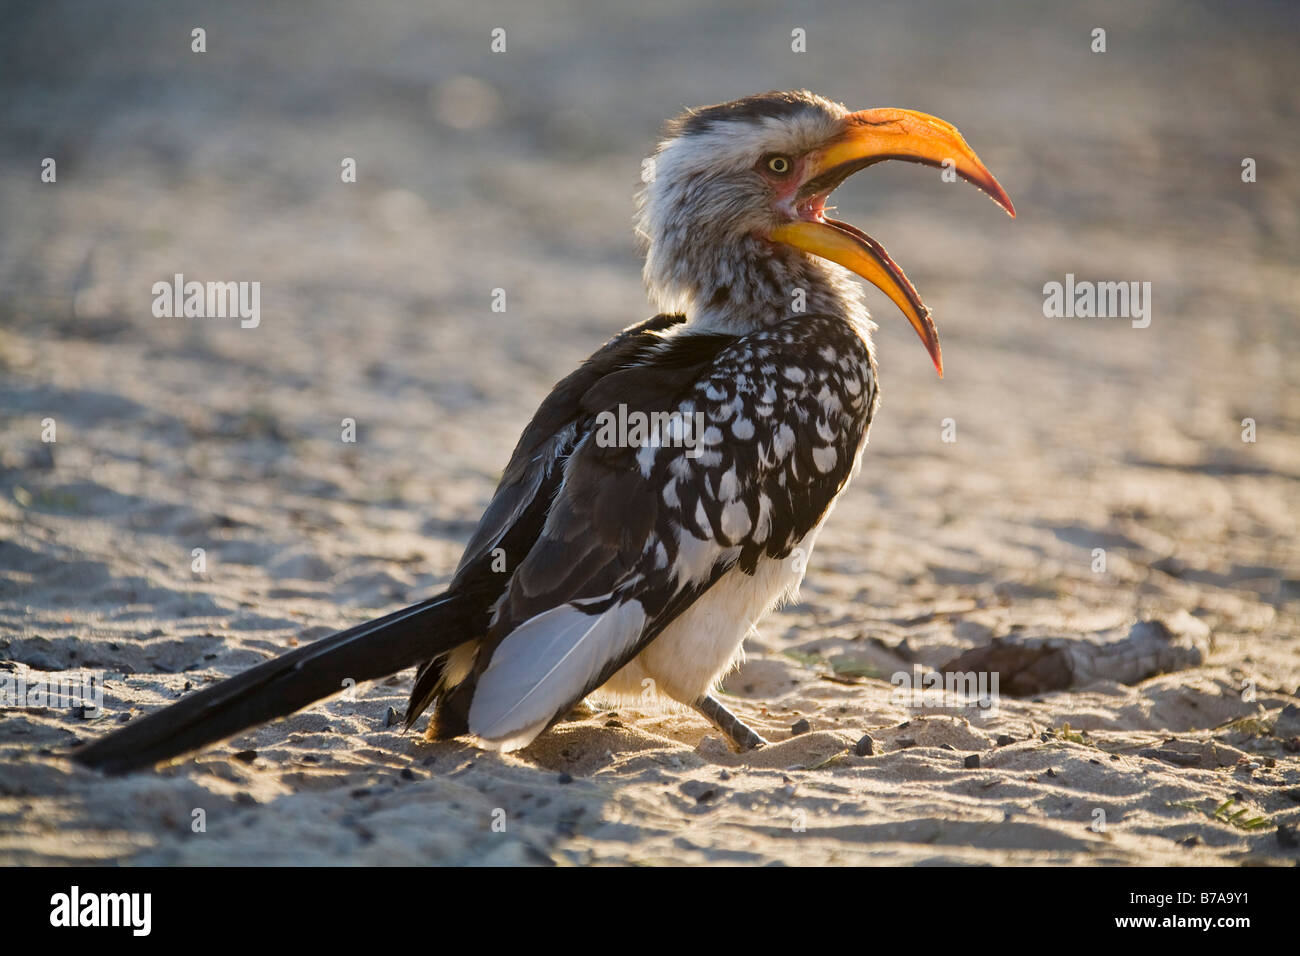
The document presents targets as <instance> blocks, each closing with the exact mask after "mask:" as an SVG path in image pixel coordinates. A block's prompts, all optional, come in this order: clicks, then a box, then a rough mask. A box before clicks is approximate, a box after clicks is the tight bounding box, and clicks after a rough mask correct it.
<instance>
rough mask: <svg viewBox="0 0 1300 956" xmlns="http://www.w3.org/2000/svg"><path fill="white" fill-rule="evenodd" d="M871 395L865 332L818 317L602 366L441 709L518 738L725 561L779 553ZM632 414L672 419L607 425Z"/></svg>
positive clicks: (822, 505) (801, 529) (666, 347)
mask: <svg viewBox="0 0 1300 956" xmlns="http://www.w3.org/2000/svg"><path fill="white" fill-rule="evenodd" d="M875 402H876V386H875V376H874V362H873V359H872V357H871V355H870V352H869V349H868V346H867V345H866V343H865V342H864V341H863V339H862V338H861V336H860V335H859V334H858V333H857V332H856V331H855V330H854V329H853V328H852V327H851V326H849V325H848V324H847V323H845V322H843V321H842V320H840V319H836V318H833V317H829V316H800V317H799V318H797V319H791V320H787V321H786V322H783V323H781V324H779V325H777V326H774V327H773V328H771V329H767V330H763V331H760V332H753V333H750V334H748V335H745V336H743V337H739V338H734V337H730V336H719V335H706V334H698V333H691V332H688V331H685V330H682V331H679V332H678V333H677V334H673V335H670V336H666V337H664V338H663V340H662V342H661V343H660V344H658V345H655V346H654V347H653V348H651V349H649V350H647V351H646V352H644V353H643V354H640V355H638V356H636V358H635V360H634V361H633V362H630V363H629V364H627V365H626V366H625V367H623V368H620V369H618V370H614V371H610V372H608V373H606V374H605V375H603V376H601V377H600V378H599V380H598V381H595V382H594V383H593V384H592V385H591V386H590V388H588V390H587V391H586V392H585V394H584V395H583V397H582V399H581V403H580V404H581V408H582V410H583V414H582V417H581V418H579V419H577V420H575V421H573V422H572V425H573V428H574V435H573V444H572V450H571V451H570V452H569V453H568V455H567V458H565V460H564V461H563V462H562V463H561V472H562V474H561V475H560V481H559V484H558V487H556V488H555V490H554V498H553V502H552V503H551V504H550V507H549V509H548V511H547V512H546V515H545V521H544V524H543V526H542V528H541V531H540V534H539V535H538V537H537V540H536V542H535V543H534V544H533V545H532V546H531V548H529V550H528V552H527V554H526V556H525V557H523V558H522V561H521V562H520V564H519V565H518V567H517V568H515V569H514V571H513V573H512V574H511V575H510V580H509V585H508V587H507V588H506V591H505V594H504V597H503V598H502V600H501V602H500V604H499V605H498V607H497V610H496V613H495V616H494V620H493V623H492V625H491V627H490V628H489V632H488V634H487V635H486V637H485V638H484V640H483V642H482V643H481V644H480V646H479V649H478V655H477V660H476V663H475V666H474V668H473V671H472V673H471V674H470V675H469V677H467V678H466V680H465V681H464V682H463V684H462V685H461V686H460V687H458V688H457V689H456V691H455V692H454V693H453V694H451V695H449V699H448V700H447V701H446V702H445V703H446V704H448V705H449V707H450V709H451V710H452V711H459V712H460V718H461V719H460V720H454V721H453V724H454V725H456V726H457V728H458V729H460V725H461V724H463V729H467V730H468V731H469V732H470V733H472V734H473V735H475V736H476V737H478V738H479V739H480V740H482V741H484V742H486V743H488V744H490V745H493V746H497V747H501V748H502V749H514V748H515V747H519V746H523V745H525V744H527V743H528V742H529V741H531V740H532V739H533V738H534V737H535V736H536V735H537V734H539V733H541V731H542V730H544V729H545V728H546V727H547V726H549V725H550V724H551V723H552V722H553V721H555V720H556V719H558V718H559V717H561V716H563V714H565V713H566V712H567V711H568V710H569V709H570V708H571V707H572V706H573V705H574V704H575V703H576V702H577V701H579V700H581V699H582V698H583V697H584V696H585V695H586V694H588V693H590V692H591V691H593V690H594V689H596V688H597V687H599V686H600V685H601V684H603V683H604V682H605V681H606V680H607V679H608V678H609V677H610V676H611V675H613V674H614V673H615V672H616V671H617V670H619V669H620V668H621V667H623V666H624V665H625V664H626V663H627V662H628V661H630V660H631V659H632V658H633V657H634V656H635V655H636V654H638V653H639V652H640V651H641V650H642V649H643V648H644V647H645V646H646V645H647V644H648V643H649V642H650V641H653V640H654V639H655V637H656V636H658V635H659V634H660V633H661V632H662V631H663V630H664V628H665V627H666V626H667V625H668V624H669V623H671V622H672V620H673V619H675V618H676V617H677V616H678V615H680V614H681V613H682V612H683V611H684V610H685V609H686V608H688V607H689V606H690V605H691V604H692V603H693V602H694V601H695V600H697V599H698V598H699V597H700V596H701V595H702V594H703V593H704V592H705V591H707V590H708V589H709V587H710V586H712V585H713V584H714V583H715V582H717V581H718V580H719V578H720V577H722V576H723V575H724V574H727V573H739V574H750V575H752V574H754V572H755V569H756V567H757V565H758V562H759V561H760V559H762V558H764V557H767V558H776V559H784V558H786V557H788V556H789V555H790V553H791V551H792V549H793V548H794V547H795V546H796V545H797V544H798V542H800V541H801V540H803V538H804V537H805V536H806V535H807V534H808V533H809V532H810V531H811V530H813V529H814V528H815V527H816V526H817V525H818V524H819V523H820V522H821V520H822V518H823V517H824V515H825V514H826V511H827V510H828V509H829V507H830V505H831V502H832V501H833V500H834V499H835V497H836V496H837V495H838V494H839V492H840V490H841V489H842V488H843V487H844V485H845V483H846V482H847V481H848V479H849V477H850V476H851V473H852V470H853V468H854V467H855V465H856V463H857V460H858V455H859V452H860V449H861V446H862V442H863V440H864V439H865V436H866V429H867V426H868V424H869V422H870V418H871V414H872V412H873V410H874V407H875ZM636 413H641V414H642V415H645V416H653V415H655V414H659V415H661V416H666V417H664V418H661V419H660V421H661V422H671V421H674V420H675V421H677V422H678V423H682V424H679V425H678V426H675V427H677V428H678V429H679V431H678V432H674V433H671V434H670V435H669V440H668V441H667V442H664V441H662V436H661V442H660V443H659V444H658V445H657V446H656V444H654V443H643V444H641V443H636V442H632V441H627V442H618V441H615V442H612V443H611V442H610V441H608V437H609V436H608V434H606V435H605V439H606V440H602V427H603V426H607V425H608V424H609V422H611V421H617V420H618V419H619V417H620V416H622V418H623V420H626V421H629V422H631V421H637V420H644V419H637V417H636ZM674 414H675V416H676V417H675V419H674V418H673V417H672V416H674ZM685 423H690V425H689V426H687V425H685ZM696 423H698V425H699V430H698V433H697V434H686V435H683V433H682V432H681V431H680V429H684V428H689V429H690V430H693V429H694V428H695V427H696ZM670 427H672V426H670ZM629 432H630V430H629ZM629 437H630V435H629ZM674 437H675V438H677V439H683V438H684V439H686V440H689V441H690V442H691V443H692V444H691V446H690V447H673V443H672V439H673V438H674ZM541 493H542V489H541V488H539V489H538V495H540V494H541Z"/></svg>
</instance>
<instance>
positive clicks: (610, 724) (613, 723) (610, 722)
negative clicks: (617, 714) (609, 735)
mask: <svg viewBox="0 0 1300 956" xmlns="http://www.w3.org/2000/svg"><path fill="white" fill-rule="evenodd" d="M605 726H606V727H622V726H623V722H622V721H621V720H607V721H605Z"/></svg>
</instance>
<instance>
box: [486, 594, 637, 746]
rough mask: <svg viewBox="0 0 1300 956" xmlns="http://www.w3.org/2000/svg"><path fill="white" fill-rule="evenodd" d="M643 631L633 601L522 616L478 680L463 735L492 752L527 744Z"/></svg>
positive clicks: (563, 606) (634, 643) (565, 606)
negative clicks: (600, 610)
mask: <svg viewBox="0 0 1300 956" xmlns="http://www.w3.org/2000/svg"><path fill="white" fill-rule="evenodd" d="M644 626H645V610H644V609H643V608H642V607H641V603H640V602H639V601H627V602H624V603H621V604H615V605H614V606H613V607H611V608H609V609H608V610H607V611H605V612H604V613H602V614H595V615H593V614H588V613H586V612H584V611H581V610H579V609H578V608H575V607H573V606H572V605H569V604H562V605H560V606H559V607H555V608H551V609H550V610H548V611H543V612H542V613H541V614H538V615H536V616H535V617H531V618H529V619H528V620H527V621H525V622H524V623H523V624H521V625H519V627H517V628H515V630H514V631H512V632H511V634H510V636H509V637H507V638H506V639H505V640H504V641H502V642H501V644H500V646H499V647H497V649H496V651H495V653H493V655H492V661H491V663H489V664H488V667H487V670H485V671H484V672H483V675H482V676H481V677H480V678H479V680H478V686H477V687H476V688H475V690H474V700H473V702H472V703H471V704H470V708H469V729H470V733H472V734H474V735H475V736H476V737H478V738H480V739H481V740H483V741H484V742H485V743H488V744H495V745H496V747H497V748H499V749H504V750H516V749H518V748H520V747H525V746H527V745H528V744H529V743H531V742H532V739H533V738H534V737H536V736H537V735H538V734H539V733H541V732H542V731H543V730H544V729H546V726H547V724H549V723H550V722H551V720H552V719H553V718H554V717H556V716H557V714H558V712H559V710H560V708H562V707H566V706H568V704H569V703H571V702H572V701H573V700H574V699H575V698H576V697H579V696H581V695H582V694H583V693H584V692H585V691H586V690H587V688H588V687H589V686H590V685H591V683H592V682H593V681H595V680H596V679H597V678H598V677H599V676H600V673H601V671H602V670H604V668H605V666H606V665H607V664H608V663H609V662H610V661H612V660H615V659H617V658H619V657H622V656H623V655H624V654H626V653H627V652H628V651H629V650H630V649H631V648H632V647H634V646H635V645H636V641H637V639H638V638H639V637H640V636H641V630H642V628H643V627H644Z"/></svg>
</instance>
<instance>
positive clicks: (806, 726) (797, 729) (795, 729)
mask: <svg viewBox="0 0 1300 956" xmlns="http://www.w3.org/2000/svg"><path fill="white" fill-rule="evenodd" d="M810 730H812V724H810V723H808V721H807V720H805V719H803V718H800V719H799V720H796V721H795V722H794V723H793V724H792V725H791V726H790V735H791V736H793V737H798V736H799V735H800V734H806V733H808V731H810Z"/></svg>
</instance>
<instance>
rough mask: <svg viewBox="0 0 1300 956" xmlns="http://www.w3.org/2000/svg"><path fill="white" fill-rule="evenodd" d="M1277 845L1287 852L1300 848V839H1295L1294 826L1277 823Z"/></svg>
mask: <svg viewBox="0 0 1300 956" xmlns="http://www.w3.org/2000/svg"><path fill="white" fill-rule="evenodd" d="M1277 845H1278V846H1280V847H1285V848H1286V849H1288V850H1294V849H1295V848H1296V847H1298V846H1300V839H1297V837H1296V830H1295V824H1292V823H1279V824H1278V825H1277Z"/></svg>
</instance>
